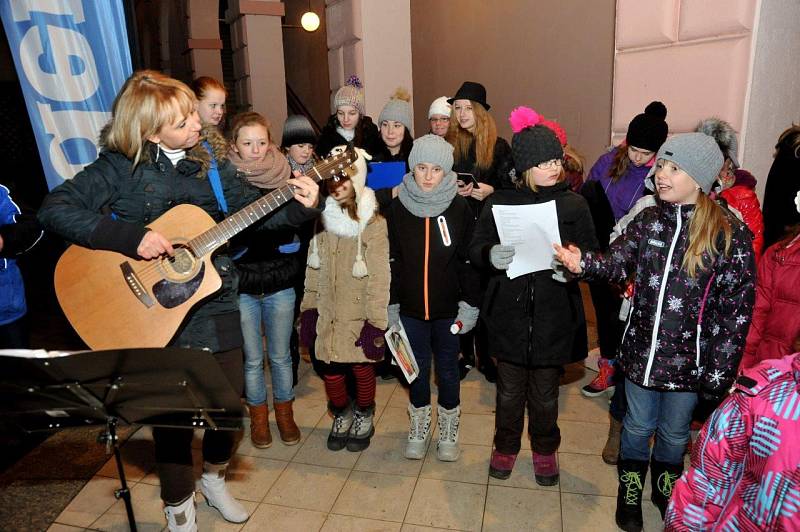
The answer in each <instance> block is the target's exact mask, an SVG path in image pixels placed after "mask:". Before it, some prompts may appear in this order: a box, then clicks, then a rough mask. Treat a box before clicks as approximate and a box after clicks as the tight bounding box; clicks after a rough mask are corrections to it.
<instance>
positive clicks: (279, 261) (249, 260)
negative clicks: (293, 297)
mask: <svg viewBox="0 0 800 532" xmlns="http://www.w3.org/2000/svg"><path fill="white" fill-rule="evenodd" d="M260 190H261V192H262V194H268V193H269V192H271V190H270V189H260ZM254 229H255V228H251V229H247V230H246V231H244V232H243V233H242V234H241V235H239V236H237V237H235V238H234V239H233V242H232V243H231V245H232V247H233V249H234V250H237V249H240V250H241V249H243V248H244V249H245V251H244V254H243V255H241V256H240V257H239V258H237V259H236V269H237V270H238V271H239V293H240V294H253V295H264V294H270V293H272V292H277V291H280V290H285V289H287V288H293V287H295V286H297V285H298V284H299V283H300V280H301V279H302V277H303V272H304V271H305V267H306V264H305V257H306V253H304V252H303V249H302V248H304V247H305V246H304V245H303V244H305V242H303V243H301V238H300V234H299V233H300V231H299V230H297V229H293V228H288V229H276V230H272V231H268V232H265V231H257V230H254ZM306 242H307V239H306ZM295 247H297V248H298V249H297V250H295V251H292V252H288V251H289V250H290V249H291V248H295ZM287 248H288V249H287Z"/></svg>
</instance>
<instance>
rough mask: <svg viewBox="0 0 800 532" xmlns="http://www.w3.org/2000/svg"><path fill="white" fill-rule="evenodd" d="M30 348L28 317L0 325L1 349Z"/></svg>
mask: <svg viewBox="0 0 800 532" xmlns="http://www.w3.org/2000/svg"><path fill="white" fill-rule="evenodd" d="M29 347H30V344H29V341H28V319H27V317H26V316H22V317H21V318H20V319H18V320H14V321H12V322H10V323H6V324H4V325H0V349H28V348H29Z"/></svg>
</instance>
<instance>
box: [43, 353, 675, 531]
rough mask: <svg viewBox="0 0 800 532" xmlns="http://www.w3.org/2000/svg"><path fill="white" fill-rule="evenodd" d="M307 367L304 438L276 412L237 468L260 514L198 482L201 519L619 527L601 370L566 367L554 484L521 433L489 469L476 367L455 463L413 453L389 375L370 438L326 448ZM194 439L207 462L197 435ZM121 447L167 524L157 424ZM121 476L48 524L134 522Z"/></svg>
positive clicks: (319, 392)
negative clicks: (283, 430)
mask: <svg viewBox="0 0 800 532" xmlns="http://www.w3.org/2000/svg"><path fill="white" fill-rule="evenodd" d="M301 371H302V372H303V376H302V378H301V382H300V384H299V385H298V386H297V388H296V393H297V400H296V402H295V406H294V410H295V413H296V418H297V422H298V424H299V425H300V427H301V430H302V431H303V439H302V441H301V442H300V444H298V445H295V446H293V447H287V446H284V445H283V444H282V443H280V441H279V439H278V438H277V429H276V428H275V426H274V423H273V426H272V432H273V435H274V436H275V437H276V441H275V442H274V443H273V445H272V447H271V448H269V449H256V448H254V447H252V446H251V445H250V443H249V437H248V435H247V434H246V433H245V434H244V436H243V438H242V440H241V442H240V443H239V446H238V449H237V454H236V456H235V458H234V460H233V461H232V466H231V468H230V471H229V474H228V479H229V485H230V489H231V491H232V492H233V494H234V496H236V497H237V498H238V499H239V500H241V501H242V504H244V505H245V506H246V508H247V509H248V510H249V511H250V512H251V517H250V520H249V521H248V522H247V523H245V524H243V525H236V524H232V523H227V522H225V521H224V520H222V518H221V517H220V515H219V514H218V513H217V512H216V511H215V510H213V509H211V508H209V507H208V506H207V505H206V503H205V501H204V500H203V497H202V495H200V494H199V493H198V495H197V501H198V504H197V507H198V521H199V526H200V530H231V531H233V530H243V531H261V530H275V531H292V530H298V531H316V530H321V531H326V532H327V531H334V530H341V531H345V530H347V531H362V530H363V531H367V530H368V531H383V530H387V531H389V530H393V531H398V530H402V531H409V532H410V531H426V530H436V529H451V530H484V531H490V530H503V531H515V530H564V531H570V532H571V531H579V530H590V531H592V532H599V531H603V530H616V527H615V525H614V517H613V513H614V505H615V494H616V477H615V469H614V468H612V467H611V466H607V465H605V464H604V463H603V461H602V460H601V459H600V456H599V454H600V451H601V449H602V446H603V444H604V443H605V436H606V431H607V427H608V424H607V413H606V412H607V400H606V399H604V398H597V399H587V398H585V397H583V396H582V395H580V387H581V386H582V385H583V384H585V383H586V382H587V381H588V380H590V379H591V378H592V377H593V373H592V372H591V371H585V372H584V370H583V367H582V366H580V365H574V366H571V367H570V368H569V369H568V372H567V377H566V380H567V381H571V382H570V383H568V384H565V385H563V386H562V387H561V397H560V400H559V404H560V416H559V425H560V426H561V432H562V445H561V449H560V451H559V460H560V464H561V482H560V485H559V486H555V487H550V488H543V487H540V486H538V485H537V484H536V483H535V482H534V480H533V471H532V465H531V459H530V451H529V449H530V444H529V442H528V441H523V452H522V453H520V456H519V460H518V462H517V464H516V467H515V469H514V472H513V473H512V475H511V477H510V478H509V479H508V480H497V479H493V478H489V476H488V464H489V456H490V454H491V445H492V434H493V424H494V385H492V384H489V383H487V382H486V381H485V380H484V379H483V378H482V376H480V374H478V373H477V372H476V371H473V372H472V373H471V374H470V375H469V376H468V377H467V379H466V380H465V381H463V382H462V389H461V408H462V410H463V414H462V420H461V444H462V445H461V448H462V454H461V457H460V458H459V460H458V461H457V462H455V463H443V462H439V461H438V460H437V459H436V451H435V443H434V444H432V445H431V446H430V448H429V451H428V454H427V456H426V457H425V459H424V460H419V461H411V460H406V459H405V458H404V457H403V447H404V444H405V438H406V434H407V430H408V416H407V414H406V410H405V407H406V404H407V402H408V394H407V393H406V391H405V389H404V388H403V387H402V386H401V385H399V384H398V383H397V381H390V382H383V381H379V384H378V393H377V408H376V417H377V423H376V433H375V436H374V438H373V439H372V444H371V446H370V447H369V449H367V450H365V451H363V452H361V453H350V452H348V451H347V450H342V451H340V452H331V451H328V450H327V449H326V447H325V438H326V437H327V434H328V430H329V429H330V418H329V417H328V415H327V413H326V403H325V392H324V388H323V385H322V381H321V380H320V379H319V378H318V377H317V376H316V375H315V374H314V373H313V371H310V368H308V367H307V366H304V367H303V368H302V369H301ZM268 382H269V381H268ZM434 390H435V388H434ZM434 401H435V398H434ZM434 411H435V409H434ZM195 444H196V445H195V448H196V449H195V451H196V455H197V456H196V458H197V459H196V463H198V464H199V462H200V456H199V450H198V449H197V447H198V445H199V439H197V438H196V439H195ZM123 455H124V458H125V462H126V468H125V469H126V475H127V478H128V481H129V483H130V484H131V493H132V497H133V503H134V512H135V514H136V520H137V522H138V525H139V529H140V530H144V531H149V530H162V529H163V528H164V526H165V521H164V515H163V513H162V510H161V501H160V500H159V488H158V477H157V476H156V475H155V474H154V464H153V449H152V441H151V439H150V431H149V429H147V428H143V429H141V430H139V431H138V432H137V433H136V434H135V435H134V436H133V437H132V438H131V439H130V440H129V441H128V442H127V443H126V445H125V447H123ZM197 474H198V475H199V470H198V471H197ZM115 477H116V469H115V467H114V464H113V461H112V462H110V463H109V464H107V465H106V467H104V468H103V469H102V470H101V471H100V472H99V473H98V474H97V475H96V476H95V477H94V478H93V479H92V480H91V481H90V482H89V483H88V484H87V485H86V487H85V488H84V489H83V491H81V493H80V494H79V495H78V496H77V497H76V498H75V499H73V501H72V502H71V503H70V504H69V506H68V507H67V508H66V509H65V510H64V511H63V512H62V513H61V515H60V516H59V517H58V519H57V522H56V524H54V525H53V526H52V527H51V528H50V530H51V531H68V530H80V529H97V530H127V521H126V515H125V508H124V506H123V504H122V502H121V501H117V500H115V499H114V495H113V492H114V489H115V488H117V487H118V484H117V481H116V479H115ZM648 484H649V482H648ZM649 492H650V490H649V487H648V488H647V490H646V491H645V501H646V502H645V504H644V507H645V530H659V529H661V522H660V519H659V515H658V512H657V510H656V509H655V507H654V506H653V505H652V504H650V503H649Z"/></svg>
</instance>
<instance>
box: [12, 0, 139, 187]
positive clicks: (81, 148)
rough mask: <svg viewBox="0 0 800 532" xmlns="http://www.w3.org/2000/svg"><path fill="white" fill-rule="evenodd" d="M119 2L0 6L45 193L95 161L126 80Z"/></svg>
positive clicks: (40, 0)
mask: <svg viewBox="0 0 800 532" xmlns="http://www.w3.org/2000/svg"><path fill="white" fill-rule="evenodd" d="M123 1H124V0H0V17H2V23H3V25H4V27H5V30H6V35H7V36H8V39H9V43H10V45H11V47H10V48H11V53H12V55H13V56H14V62H15V64H16V66H17V71H18V74H19V78H20V84H21V85H22V90H23V93H24V96H25V103H26V107H27V109H28V115H29V116H30V119H31V125H32V126H33V130H34V134H35V136H36V144H37V146H38V148H39V155H40V157H41V159H42V165H43V167H44V172H45V177H46V179H47V184H48V186H49V188H51V189H52V188H53V187H55V186H57V185H59V184H60V183H62V182H63V181H64V180H66V179H71V178H72V177H73V176H74V175H75V174H76V173H78V172H80V171H81V169H82V168H83V167H84V166H86V165H87V164H89V163H91V162H92V161H93V160H94V159H96V158H97V152H98V150H99V148H98V146H97V138H98V134H99V132H100V130H101V128H102V127H103V125H104V124H106V123H107V122H108V120H109V119H110V118H111V113H110V110H111V108H112V105H113V101H114V97H115V94H116V93H117V91H118V90H119V88H120V87H121V86H122V85H123V84H124V82H125V78H126V77H127V76H128V75H130V72H131V64H130V63H131V61H130V55H129V50H128V43H127V37H126V35H127V32H126V27H125V14H124V8H123Z"/></svg>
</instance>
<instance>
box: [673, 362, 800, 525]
mask: <svg viewBox="0 0 800 532" xmlns="http://www.w3.org/2000/svg"><path fill="white" fill-rule="evenodd" d="M664 525H665V529H666V530H687V531H689V530H691V531H694V530H698V531H699V530H724V531H763V530H782V531H783V530H800V353H795V354H794V355H789V356H786V357H784V358H781V359H775V360H767V361H764V362H763V363H761V364H759V365H758V366H756V367H754V368H753V369H751V370H747V371H746V372H745V373H744V375H743V376H742V377H739V379H737V381H736V384H735V385H734V391H733V393H732V394H731V395H730V397H728V398H727V399H726V400H725V401H724V402H723V403H722V404H721V405H720V407H719V408H718V409H717V410H716V411H715V412H714V413H713V414H712V416H711V418H709V420H708V421H707V422H706V424H705V426H703V430H702V432H701V433H700V437H699V438H698V440H697V442H696V443H695V445H694V446H693V449H692V466H691V468H690V469H689V470H688V471H687V472H686V473H684V475H683V477H681V479H680V480H679V481H678V482H677V483H676V485H675V488H674V489H673V491H672V500H671V501H670V505H669V508H668V509H667V515H666V519H665V523H664Z"/></svg>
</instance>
